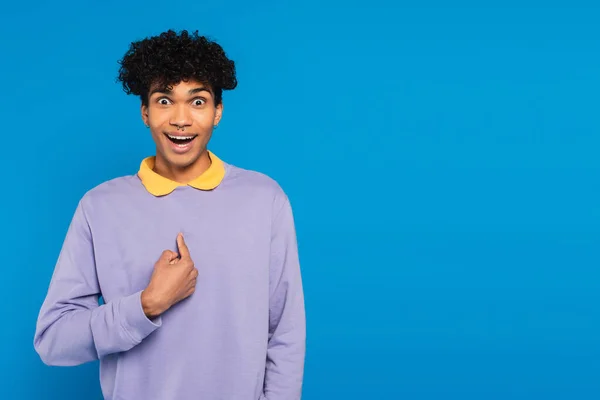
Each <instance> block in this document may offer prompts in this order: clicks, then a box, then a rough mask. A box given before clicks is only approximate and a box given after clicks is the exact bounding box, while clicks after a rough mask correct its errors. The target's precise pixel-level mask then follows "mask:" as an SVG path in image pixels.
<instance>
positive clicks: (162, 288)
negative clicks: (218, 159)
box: [141, 81, 223, 319]
mask: <svg viewBox="0 0 600 400" xmlns="http://www.w3.org/2000/svg"><path fill="white" fill-rule="evenodd" d="M141 113H142V120H143V121H144V123H145V124H146V126H148V127H149V128H150V132H151V134H152V138H153V140H154V142H155V144H156V161H155V166H154V171H155V172H156V173H158V174H159V175H162V176H164V177H166V178H169V179H171V180H173V181H175V182H179V183H182V184H186V183H188V182H190V181H192V180H193V179H195V178H197V177H198V176H200V175H202V173H204V172H205V171H206V170H207V169H208V168H209V167H210V164H211V161H210V157H209V155H208V151H207V145H208V142H209V141H210V138H211V136H212V131H213V129H214V127H215V126H216V125H217V124H218V123H219V121H220V120H221V116H222V113H223V104H222V103H220V104H215V102H214V96H213V93H212V90H211V88H210V87H209V86H207V85H204V84H202V83H200V82H197V81H189V82H180V83H178V84H177V85H173V87H168V88H163V87H158V86H156V85H154V86H152V87H151V88H150V91H149V95H148V104H147V105H144V104H142V107H141ZM168 135H170V136H171V137H176V138H180V139H181V140H179V139H177V143H174V142H173V140H171V139H169V137H168ZM190 138H192V139H190ZM177 247H178V250H179V254H177V253H175V252H173V251H170V250H165V251H164V252H163V253H162V255H161V257H160V258H159V260H158V261H157V262H156V264H155V265H154V272H153V274H152V277H151V279H150V283H149V284H148V286H147V287H146V289H144V291H143V292H142V308H143V309H144V313H145V314H146V316H147V317H148V318H150V319H154V318H156V317H158V316H160V315H161V314H163V313H164V312H165V311H167V310H168V309H169V308H171V307H172V306H173V305H174V304H176V303H178V302H180V301H182V300H183V299H185V298H187V297H189V296H191V295H192V294H193V293H194V290H195V287H196V278H197V276H198V270H197V269H196V267H195V266H194V262H193V260H192V258H191V255H190V252H189V249H188V248H187V245H186V244H185V241H184V238H183V235H181V234H179V235H178V236H177Z"/></svg>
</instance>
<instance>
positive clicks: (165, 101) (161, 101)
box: [156, 97, 171, 106]
mask: <svg viewBox="0 0 600 400" xmlns="http://www.w3.org/2000/svg"><path fill="white" fill-rule="evenodd" d="M156 102H157V103H158V104H160V105H161V106H167V105H169V104H171V101H170V100H169V99H167V98H166V97H161V98H159V99H158V100H157V101H156Z"/></svg>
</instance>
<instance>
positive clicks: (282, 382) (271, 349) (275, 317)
mask: <svg viewBox="0 0 600 400" xmlns="http://www.w3.org/2000/svg"><path fill="white" fill-rule="evenodd" d="M277 208H278V211H277V212H276V214H275V216H274V219H273V231H272V232H273V233H272V242H271V263H270V264H271V265H270V268H271V269H270V312H269V342H268V348H267V364H266V371H265V387H264V393H263V396H262V398H261V399H262V400H299V399H300V398H301V394H302V381H303V373H304V358H305V349H306V321H305V308H304V294H303V288H302V279H301V273H300V263H299V258H298V247H297V241H296V232H295V227H294V218H293V215H292V209H291V206H290V203H289V200H288V199H287V197H286V196H285V195H284V196H283V198H282V199H280V201H279V206H278V207H277Z"/></svg>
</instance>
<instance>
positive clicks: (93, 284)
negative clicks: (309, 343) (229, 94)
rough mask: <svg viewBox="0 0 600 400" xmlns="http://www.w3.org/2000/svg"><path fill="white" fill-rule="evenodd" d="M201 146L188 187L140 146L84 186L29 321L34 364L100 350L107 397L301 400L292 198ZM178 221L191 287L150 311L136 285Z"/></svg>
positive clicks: (81, 358)
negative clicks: (132, 156)
mask: <svg viewBox="0 0 600 400" xmlns="http://www.w3.org/2000/svg"><path fill="white" fill-rule="evenodd" d="M210 156H211V159H212V164H211V167H210V168H209V170H208V171H207V172H206V173H204V174H203V175H202V176H201V177H200V178H198V179H196V180H195V181H194V182H191V183H190V184H188V185H178V184H176V183H175V182H172V181H169V180H167V179H166V178H164V177H161V176H159V175H158V174H156V173H155V172H154V171H152V166H153V162H154V158H153V157H149V158H147V159H145V160H144V161H143V162H142V165H141V167H140V171H139V172H138V174H135V175H130V176H124V177H119V178H116V179H113V180H111V181H108V182H105V183H103V184H101V185H99V186H97V187H95V188H94V189H92V190H90V191H89V192H87V193H86V194H85V196H83V198H82V199H81V201H80V202H79V204H78V207H77V209H76V210H75V214H74V216H73V219H72V221H71V224H70V226H69V229H68V232H67V235H66V238H65V241H64V244H63V247H62V249H61V251H60V255H59V257H58V261H57V264H56V267H55V270H54V274H53V276H52V280H51V282H50V286H49V289H48V293H47V296H46V299H45V301H44V303H43V305H42V307H41V310H40V314H39V318H38V322H37V328H36V332H35V338H34V346H35V349H36V350H37V352H38V353H39V355H40V357H41V359H42V360H43V361H44V363H46V364H48V365H58V366H71V365H79V364H82V363H86V362H90V361H92V360H97V359H99V360H100V383H101V387H102V393H103V395H104V398H105V399H107V400H297V399H300V397H301V392H302V380H303V369H304V357H305V329H306V324H305V311H304V296H303V289H302V282H301V273H300V266H299V260H298V250H297V244H296V234H295V228H294V220H293V216H292V210H291V207H290V203H289V201H288V198H287V196H286V195H285V193H284V192H283V191H282V190H281V188H280V186H279V185H278V184H277V183H276V182H275V181H274V180H272V179H270V178H269V177H267V176H265V175H263V174H260V173H258V172H253V171H249V170H245V169H241V168H238V167H235V166H233V165H230V164H226V163H224V162H222V161H221V160H220V159H218V158H217V157H216V156H215V155H214V154H212V153H210ZM178 232H182V233H183V234H184V238H185V241H186V244H187V246H188V248H189V251H190V255H191V257H192V260H193V261H194V263H195V265H196V268H197V269H198V272H199V275H198V279H197V285H196V291H195V293H194V294H192V295H191V296H190V297H188V298H187V299H185V300H183V301H182V302H180V303H177V304H176V305H175V306H173V307H172V308H170V309H169V310H167V311H166V312H165V313H163V314H162V315H161V316H160V317H158V318H156V319H155V320H149V319H148V318H147V317H146V316H145V314H144V312H143V310H142V306H141V300H140V294H141V291H142V290H143V289H144V288H145V287H146V286H147V285H148V283H149V282H150V277H151V275H152V271H153V268H154V264H155V263H156V261H157V260H158V258H159V257H160V255H161V253H162V252H163V250H165V249H170V250H173V251H177V244H176V236H177V233H178ZM99 296H102V299H103V300H104V304H102V305H99Z"/></svg>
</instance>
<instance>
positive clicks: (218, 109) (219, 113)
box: [213, 101, 223, 126]
mask: <svg viewBox="0 0 600 400" xmlns="http://www.w3.org/2000/svg"><path fill="white" fill-rule="evenodd" d="M222 116H223V101H221V103H220V104H219V105H218V106H217V107H216V112H215V120H214V121H213V126H217V125H219V122H221V117H222Z"/></svg>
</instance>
